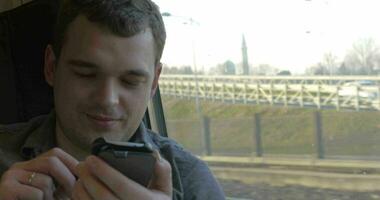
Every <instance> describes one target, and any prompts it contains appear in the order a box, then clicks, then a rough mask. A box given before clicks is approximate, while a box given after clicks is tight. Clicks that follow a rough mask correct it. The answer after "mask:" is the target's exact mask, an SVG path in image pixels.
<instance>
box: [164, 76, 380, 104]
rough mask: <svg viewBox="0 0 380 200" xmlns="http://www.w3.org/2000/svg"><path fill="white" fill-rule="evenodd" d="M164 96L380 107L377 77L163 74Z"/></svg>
mask: <svg viewBox="0 0 380 200" xmlns="http://www.w3.org/2000/svg"><path fill="white" fill-rule="evenodd" d="M160 87H161V90H162V94H163V95H170V96H174V97H177V98H196V97H197V96H198V98H200V99H203V100H209V101H222V102H228V103H244V104H270V105H282V106H298V107H316V108H318V109H324V108H334V109H337V110H340V109H353V110H363V109H364V110H380V95H379V94H380V77H378V76H200V75H198V76H197V77H195V76H192V75H163V76H161V79H160Z"/></svg>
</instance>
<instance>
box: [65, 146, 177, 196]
mask: <svg viewBox="0 0 380 200" xmlns="http://www.w3.org/2000/svg"><path fill="white" fill-rule="evenodd" d="M155 155H156V158H157V162H156V165H155V167H154V172H153V173H154V175H153V176H154V177H153V179H152V180H151V182H150V185H149V187H148V188H145V187H144V186H141V185H140V184H138V183H136V182H134V181H133V180H131V179H129V178H128V177H125V176H124V175H123V174H121V173H120V172H119V171H117V170H115V169H114V168H112V167H110V166H109V165H108V164H107V163H105V162H104V161H103V160H101V159H99V158H97V157H96V156H89V157H87V159H86V160H85V161H84V162H82V163H80V164H78V166H77V168H76V170H75V172H76V175H77V176H78V177H79V180H78V181H77V182H76V183H75V186H74V190H73V196H72V197H73V199H108V200H113V199H139V200H140V199H141V200H144V199H157V200H164V199H165V200H168V199H171V196H172V177H171V167H170V164H169V162H168V161H166V160H165V159H162V158H161V156H160V155H159V153H158V152H157V151H155Z"/></svg>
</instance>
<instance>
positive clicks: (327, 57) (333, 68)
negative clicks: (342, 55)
mask: <svg viewBox="0 0 380 200" xmlns="http://www.w3.org/2000/svg"><path fill="white" fill-rule="evenodd" d="M321 65H322V66H323V67H322V68H324V69H327V71H328V73H327V74H329V75H330V76H331V75H333V74H336V73H337V70H338V69H337V68H338V67H337V66H338V63H337V57H336V56H335V55H333V54H332V53H331V52H328V53H325V54H324V55H323V59H322V63H321Z"/></svg>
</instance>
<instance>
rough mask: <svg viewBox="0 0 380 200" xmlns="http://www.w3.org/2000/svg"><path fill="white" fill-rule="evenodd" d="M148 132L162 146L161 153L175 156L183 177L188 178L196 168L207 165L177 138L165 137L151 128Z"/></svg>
mask: <svg viewBox="0 0 380 200" xmlns="http://www.w3.org/2000/svg"><path fill="white" fill-rule="evenodd" d="M148 133H149V134H150V136H151V138H152V141H153V142H154V143H155V144H156V145H157V146H158V147H159V148H160V151H161V153H163V154H168V153H169V154H171V155H163V156H164V157H166V156H170V157H172V158H173V160H174V161H175V162H176V166H177V167H178V170H179V172H180V174H181V177H182V178H187V176H188V175H190V174H191V172H192V171H193V170H194V169H196V168H199V167H200V168H204V167H207V165H206V164H205V163H204V162H203V161H202V160H200V159H199V158H198V157H196V156H195V155H193V154H192V153H191V152H189V151H188V150H186V149H184V148H183V147H182V146H181V145H180V144H178V143H177V142H176V141H175V140H173V139H171V138H168V137H163V136H161V135H159V134H157V133H155V132H152V131H150V130H148Z"/></svg>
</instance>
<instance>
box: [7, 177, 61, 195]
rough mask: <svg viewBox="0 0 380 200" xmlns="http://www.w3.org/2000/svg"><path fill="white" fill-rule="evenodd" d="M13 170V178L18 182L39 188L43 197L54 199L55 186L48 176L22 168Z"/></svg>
mask: <svg viewBox="0 0 380 200" xmlns="http://www.w3.org/2000/svg"><path fill="white" fill-rule="evenodd" d="M15 171H16V173H15V174H14V176H15V179H17V180H18V181H19V182H20V183H22V184H24V185H29V186H33V187H36V188H38V189H40V190H41V191H42V192H43V193H44V199H54V198H53V194H54V191H55V189H56V188H55V185H54V182H53V179H52V178H51V177H50V176H47V175H45V174H41V173H35V172H29V171H24V170H15Z"/></svg>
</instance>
